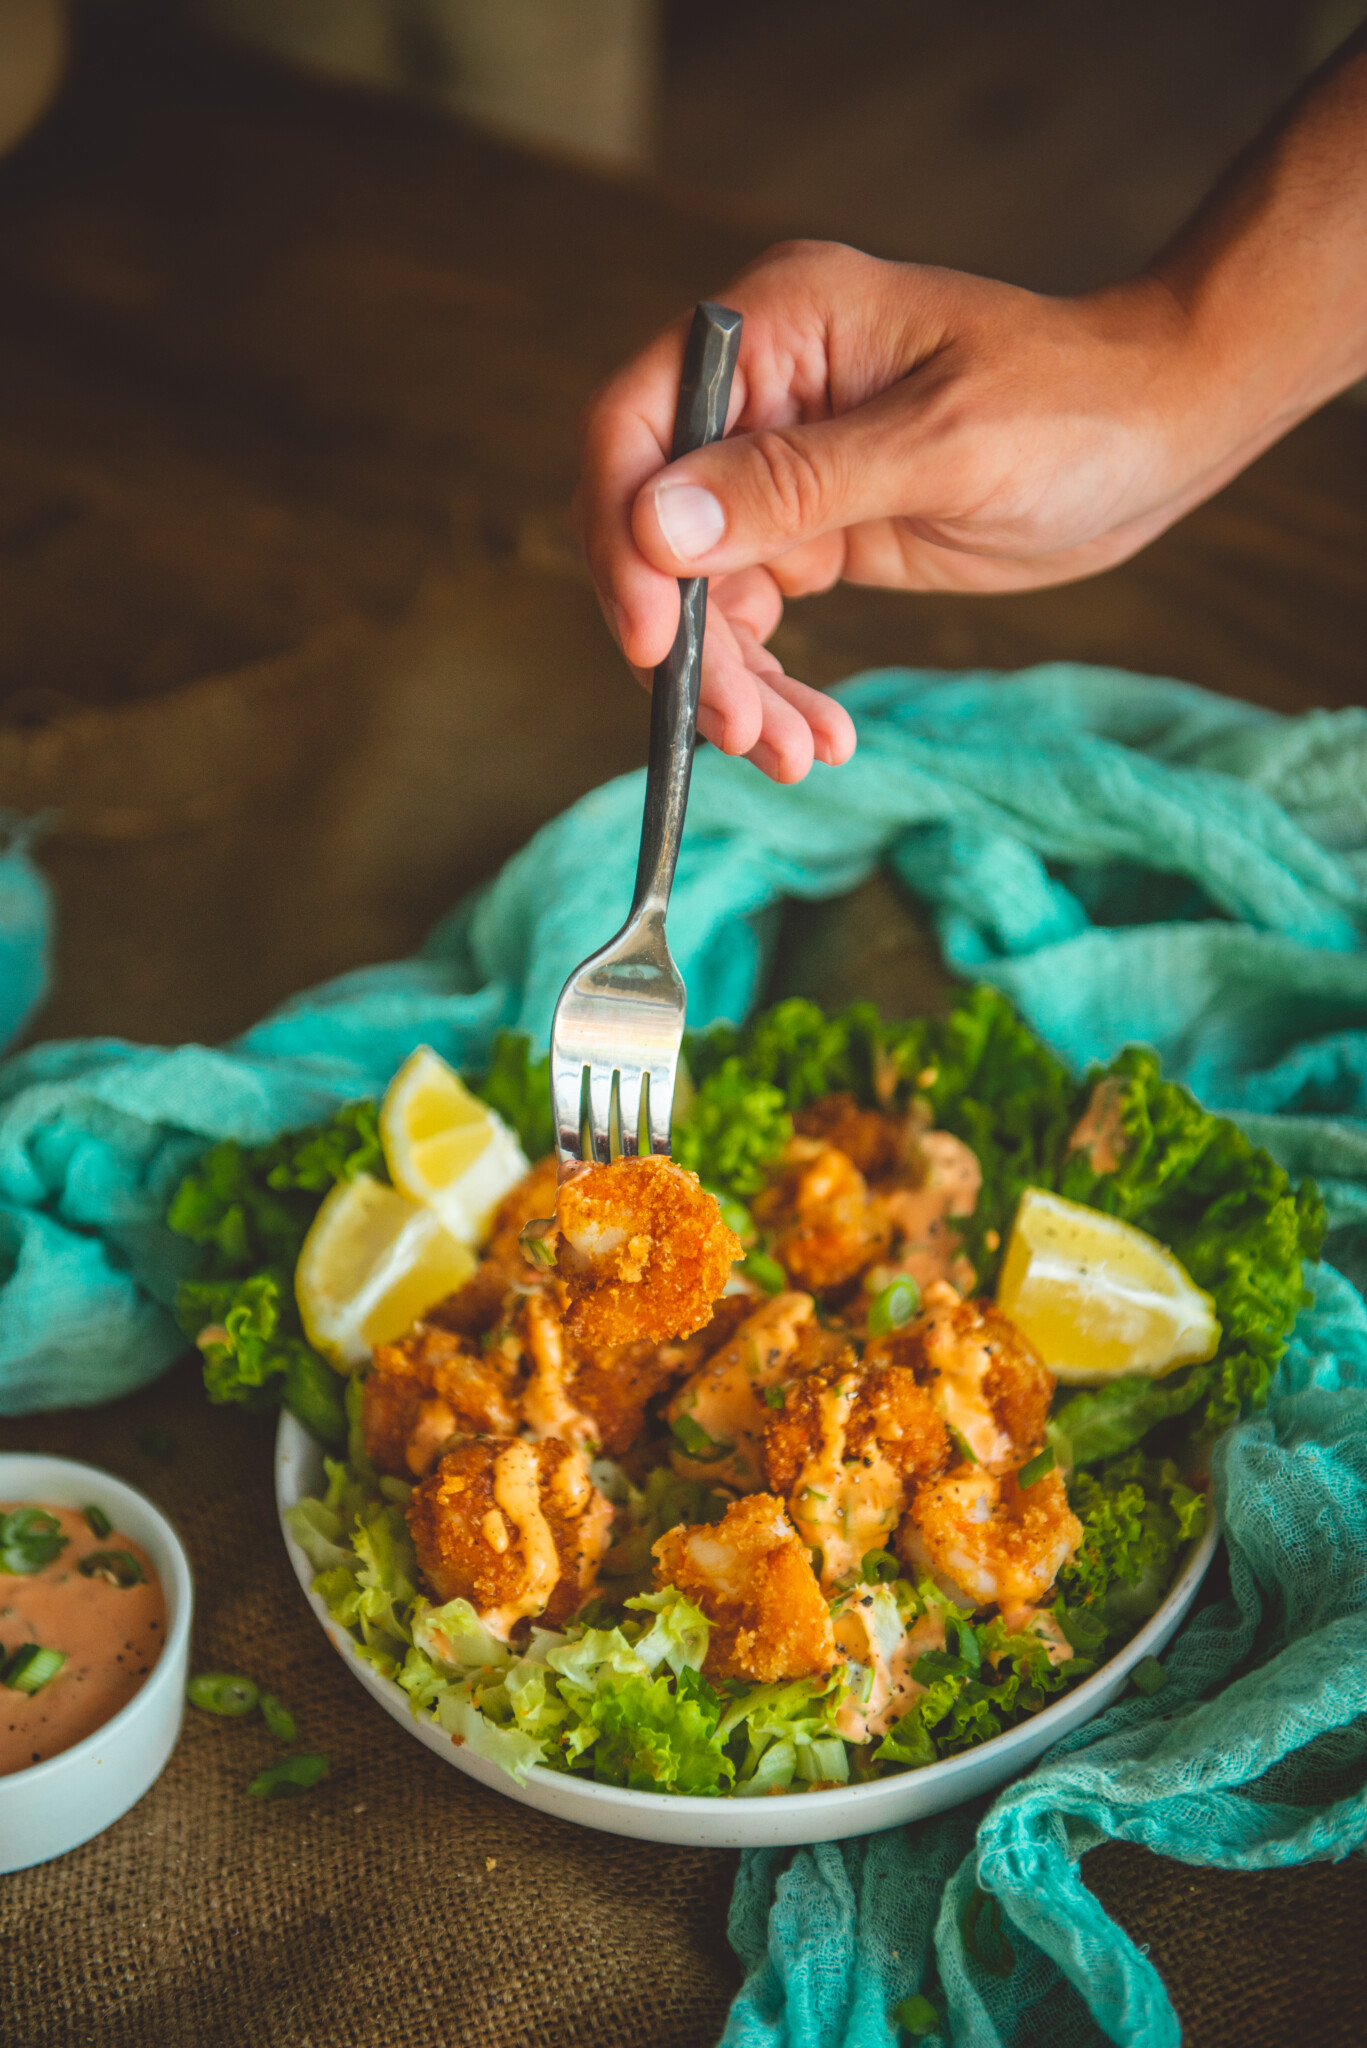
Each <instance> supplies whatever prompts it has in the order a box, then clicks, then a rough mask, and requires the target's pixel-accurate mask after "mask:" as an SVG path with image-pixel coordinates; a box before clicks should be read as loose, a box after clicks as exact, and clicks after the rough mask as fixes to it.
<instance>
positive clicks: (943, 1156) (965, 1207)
mask: <svg viewBox="0 0 1367 2048" xmlns="http://www.w3.org/2000/svg"><path fill="white" fill-rule="evenodd" d="M981 1187H982V1168H981V1166H980V1165H979V1163H978V1157H977V1154H976V1153H975V1152H972V1151H970V1149H969V1147H968V1146H967V1145H965V1144H964V1143H963V1141H962V1140H961V1139H959V1138H956V1137H954V1136H953V1135H952V1134H951V1133H950V1132H949V1131H919V1132H917V1133H916V1134H915V1136H914V1137H913V1138H911V1139H910V1140H909V1141H908V1152H907V1155H906V1161H905V1166H904V1170H903V1171H902V1173H901V1174H900V1175H899V1177H898V1179H897V1180H895V1181H893V1182H890V1183H889V1182H884V1183H881V1184H880V1185H879V1186H878V1187H877V1188H876V1189H875V1190H874V1200H875V1202H876V1204H877V1206H878V1209H879V1212H880V1214H881V1215H882V1217H883V1218H884V1220H885V1222H886V1223H887V1225H888V1227H889V1229H890V1231H891V1233H892V1239H893V1248H892V1252H891V1255H890V1259H891V1263H890V1264H889V1265H888V1266H887V1267H886V1268H883V1267H875V1268H874V1269H873V1270H872V1271H870V1272H868V1273H867V1274H866V1275H865V1277H864V1286H865V1289H866V1291H867V1292H868V1293H869V1294H876V1293H877V1292H878V1291H879V1289H880V1288H883V1287H886V1286H887V1285H888V1283H889V1281H891V1280H893V1279H895V1278H896V1277H897V1275H898V1274H899V1273H905V1274H907V1275H908V1276H909V1277H910V1278H911V1279H913V1280H914V1281H915V1282H916V1284H917V1285H918V1286H919V1287H929V1286H930V1285H931V1284H932V1283H933V1282H934V1281H937V1280H950V1281H953V1282H954V1284H955V1285H956V1286H958V1287H961V1288H968V1287H971V1286H972V1285H973V1282H974V1279H975V1277H976V1276H975V1274H974V1271H973V1266H972V1263H971V1261H970V1260H969V1259H967V1258H966V1257H965V1255H964V1253H963V1250H962V1248H961V1247H962V1240H961V1238H960V1235H959V1233H958V1231H957V1230H956V1229H955V1228H954V1225H955V1222H956V1221H958V1219H960V1218H961V1217H964V1216H971V1215H972V1214H973V1211H974V1210H975V1209H976V1208H977V1206H978V1195H979V1192H980V1190H981Z"/></svg>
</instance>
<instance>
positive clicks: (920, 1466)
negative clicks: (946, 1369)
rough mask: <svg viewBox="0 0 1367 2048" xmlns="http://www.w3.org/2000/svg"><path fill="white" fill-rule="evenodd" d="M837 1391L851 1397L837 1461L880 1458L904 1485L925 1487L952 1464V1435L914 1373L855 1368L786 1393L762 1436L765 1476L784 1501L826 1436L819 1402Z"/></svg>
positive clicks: (895, 1368) (811, 1379) (822, 1374)
mask: <svg viewBox="0 0 1367 2048" xmlns="http://www.w3.org/2000/svg"><path fill="white" fill-rule="evenodd" d="M837 1383H842V1384H844V1385H846V1386H848V1387H849V1388H850V1389H851V1393H850V1398H849V1406H848V1418H847V1420H846V1421H845V1423H844V1426H843V1430H842V1436H843V1451H842V1454H841V1455H842V1458H843V1459H844V1461H846V1462H847V1463H851V1464H853V1463H855V1462H857V1461H862V1460H864V1459H866V1458H869V1457H870V1456H871V1455H872V1453H873V1452H874V1451H875V1450H877V1451H879V1452H881V1453H882V1455H883V1456H884V1457H885V1458H886V1459H887V1460H888V1463H889V1464H890V1465H891V1466H892V1467H893V1469H894V1471H896V1472H897V1473H898V1474H899V1475H900V1476H901V1477H902V1478H903V1479H904V1480H905V1481H906V1482H907V1483H908V1484H915V1485H922V1484H924V1483H925V1482H926V1481H927V1480H930V1479H934V1478H937V1477H938V1476H939V1474H940V1473H941V1472H943V1471H945V1470H946V1469H947V1468H948V1466H949V1464H950V1462H951V1459H952V1457H953V1449H952V1446H951V1444H950V1440H949V1432H948V1430H947V1429H946V1428H945V1426H944V1423H943V1422H942V1421H941V1419H940V1417H939V1416H938V1415H937V1414H936V1412H935V1407H934V1403H933V1402H932V1401H931V1398H930V1395H929V1393H928V1392H927V1391H926V1389H925V1388H924V1387H920V1386H918V1385H917V1383H916V1377H915V1375H914V1373H911V1372H908V1371H907V1370H906V1369H905V1368H904V1367H902V1366H896V1365H887V1366H870V1365H868V1364H864V1365H858V1366H853V1367H851V1368H850V1369H848V1370H847V1371H845V1372H832V1371H830V1370H827V1371H825V1372H819V1373H813V1374H810V1375H809V1376H808V1377H807V1378H806V1379H802V1380H799V1381H798V1382H797V1384H796V1385H794V1386H789V1387H787V1388H785V1389H784V1400H783V1406H782V1408H780V1409H778V1410H777V1412H775V1413H773V1414H771V1415H770V1417H769V1420H768V1422H767V1424H766V1426H765V1431H764V1474H765V1478H766V1480H767V1481H768V1484H769V1486H770V1487H771V1488H772V1489H773V1491H774V1492H775V1493H779V1494H782V1495H783V1496H784V1498H785V1499H786V1498H787V1496H788V1495H789V1494H791V1493H792V1491H793V1488H794V1487H795V1486H796V1484H797V1481H798V1475H799V1474H800V1473H801V1471H802V1469H803V1467H804V1466H805V1465H806V1464H807V1463H808V1461H809V1460H810V1459H811V1458H813V1457H814V1456H816V1455H817V1453H818V1452H819V1451H820V1449H821V1446H822V1442H823V1438H824V1435H825V1431H826V1422H825V1414H824V1410H823V1404H822V1396H823V1394H825V1393H826V1392H828V1391H829V1389H830V1388H831V1387H833V1386H835V1385H836V1384H837Z"/></svg>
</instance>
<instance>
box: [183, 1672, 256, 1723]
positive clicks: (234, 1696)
mask: <svg viewBox="0 0 1367 2048" xmlns="http://www.w3.org/2000/svg"><path fill="white" fill-rule="evenodd" d="M185 1697H186V1699H188V1700H189V1702H190V1705H191V1706H192V1707H198V1708H199V1709H200V1711H201V1712H202V1713H205V1714H226V1715H227V1716H228V1717H229V1718H230V1719H231V1720H237V1719H239V1718H240V1717H241V1716H242V1715H243V1714H250V1713H251V1712H252V1710H253V1708H254V1707H255V1706H256V1705H257V1704H258V1702H259V1700H260V1697H261V1695H260V1693H259V1692H258V1690H257V1686H256V1681H255V1679H253V1678H243V1677H242V1675H241V1673H240V1672H235V1671H201V1672H200V1673H199V1674H198V1676H197V1677H195V1678H192V1679H191V1680H190V1683H189V1684H188V1685H187V1686H186V1688H185Z"/></svg>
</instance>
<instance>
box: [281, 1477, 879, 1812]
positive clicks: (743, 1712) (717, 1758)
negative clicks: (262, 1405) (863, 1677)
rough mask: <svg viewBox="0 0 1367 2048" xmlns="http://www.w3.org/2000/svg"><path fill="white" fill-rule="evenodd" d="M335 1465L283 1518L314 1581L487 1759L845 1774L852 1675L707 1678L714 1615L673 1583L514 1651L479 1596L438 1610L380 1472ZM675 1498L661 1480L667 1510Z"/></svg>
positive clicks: (360, 1636) (687, 1771)
mask: <svg viewBox="0 0 1367 2048" xmlns="http://www.w3.org/2000/svg"><path fill="white" fill-rule="evenodd" d="M326 1470H327V1474H328V1489H327V1493H326V1495H325V1497H324V1498H322V1499H316V1498H307V1499H304V1500H301V1501H300V1502H299V1503H298V1504H297V1505H296V1506H294V1507H293V1508H291V1509H290V1510H289V1513H288V1516H287V1519H288V1522H289V1526H290V1529H291V1531H292V1533H293V1535H294V1536H295V1538H296V1539H297V1541H298V1542H299V1543H300V1545H301V1546H302V1548H303V1549H304V1551H305V1552H306V1554H307V1556H308V1558H309V1560H310V1562H311V1563H312V1564H313V1565H314V1566H315V1567H316V1569H317V1577H316V1578H315V1579H314V1588H315V1590H316V1591H317V1592H318V1593H319V1594H320V1595H321V1596H322V1598H323V1600H324V1601H325V1603H326V1605H327V1608H328V1612H329V1613H330V1614H331V1615H332V1617H333V1619H334V1620H335V1621H337V1622H338V1623H340V1625H341V1626H342V1627H343V1628H345V1629H346V1630H347V1631H348V1632H349V1634H350V1635H351V1637H352V1640H353V1642H354V1643H355V1645H356V1648H357V1650H358V1652H359V1654H360V1655H361V1656H363V1657H364V1658H365V1659H366V1660H367V1662H368V1663H370V1664H371V1665H372V1666H373V1667H374V1668H375V1669H376V1670H377V1671H379V1672H380V1673H381V1674H382V1675H383V1676H384V1677H386V1678H392V1679H395V1680H397V1682H398V1683H399V1685H401V1686H402V1687H403V1690H404V1691H405V1692H406V1693H407V1695H408V1697H409V1700H410V1701H411V1703H412V1706H413V1711H414V1713H415V1714H418V1713H422V1714H426V1715H429V1716H431V1717H432V1718H434V1719H435V1720H436V1721H437V1723H438V1725H439V1726H440V1727H442V1728H443V1729H445V1730H446V1732H447V1733H448V1734H450V1735H451V1736H452V1737H453V1739H455V1740H457V1741H459V1742H464V1743H468V1744H469V1745H470V1746H471V1748H472V1749H474V1750H475V1751H476V1752H477V1753H478V1754H479V1755H481V1756H487V1757H489V1758H491V1759H492V1760H493V1761H495V1762H497V1763H499V1764H501V1765H502V1766H503V1767H504V1768H506V1769H508V1770H510V1771H512V1772H513V1773H514V1775H516V1776H518V1777H525V1775H526V1772H527V1770H528V1769H529V1768H530V1767H531V1766H532V1765H533V1764H542V1765H544V1766H546V1767H547V1768H549V1769H551V1770H556V1771H565V1772H571V1773H574V1774H577V1775H584V1776H588V1777H592V1778H593V1779H595V1780H596V1781H597V1782H598V1783H599V1784H607V1785H623V1786H627V1787H630V1788H632V1789H634V1790H637V1791H656V1792H665V1791H674V1792H689V1793H696V1794H700V1795H703V1796H706V1797H713V1796H720V1795H721V1794H724V1793H727V1792H732V1791H735V1792H742V1793H752V1792H759V1791H764V1790H771V1789H773V1788H774V1787H775V1786H781V1787H784V1788H786V1787H788V1786H790V1785H792V1784H794V1783H797V1784H799V1785H806V1784H813V1783H829V1782H832V1781H841V1780H842V1779H843V1778H844V1777H845V1776H847V1775H848V1769H849V1766H848V1761H847V1759H846V1754H845V1744H844V1743H843V1741H842V1740H841V1738H840V1737H839V1735H838V1734H837V1732H836V1730H835V1727H834V1722H833V1716H834V1713H835V1710H836V1708H837V1707H838V1705H839V1703H840V1700H841V1698H842V1697H843V1695H844V1681H843V1677H837V1678H835V1679H832V1680H830V1681H827V1680H808V1679H802V1680H795V1681H792V1682H789V1683H785V1684H780V1685H771V1686H758V1685H752V1686H730V1687H726V1688H723V1689H722V1690H720V1691H719V1690H718V1689H717V1688H716V1687H714V1686H712V1685H710V1684H709V1683H708V1681H707V1680H706V1679H705V1678H704V1677H703V1675H702V1665H703V1662H704V1660H705V1658H706V1655H707V1642H708V1635H709V1624H708V1622H707V1620H706V1618H705V1616H704V1615H703V1614H702V1613H701V1611H700V1610H699V1609H698V1608H697V1607H696V1606H695V1605H694V1604H693V1603H692V1601H690V1600H688V1599H686V1598H685V1596H684V1595H683V1594H682V1593H679V1592H677V1591H676V1590H675V1589H674V1588H672V1587H666V1588H664V1589H663V1590H658V1589H657V1590H654V1591H651V1592H647V1593H641V1594H638V1595H635V1596H632V1597H630V1598H628V1599H627V1600H626V1601H625V1602H624V1603H623V1607H622V1610H621V1618H620V1619H619V1620H616V1621H614V1622H612V1624H611V1625H609V1626H599V1625H596V1624H595V1623H594V1621H593V1620H592V1618H591V1617H590V1616H589V1615H587V1614H586V1615H585V1616H583V1617H581V1618H580V1619H579V1620H578V1621H576V1622H574V1623H572V1624H571V1625H570V1626H569V1627H568V1628H567V1629H566V1630H564V1631H563V1632H558V1631H555V1630H550V1629H541V1628H534V1629H533V1630H532V1634H531V1641H530V1643H529V1644H528V1646H527V1648H526V1649H525V1650H520V1651H515V1650H511V1649H509V1648H508V1646H507V1645H506V1644H505V1643H503V1642H501V1641H500V1640H499V1639H498V1638H497V1637H496V1636H494V1635H492V1634H491V1633H490V1631H489V1630H488V1629H487V1628H486V1627H485V1626H484V1624H483V1623H482V1622H481V1621H480V1620H479V1618H478V1616H477V1615H476V1613H475V1611H474V1609H473V1608H472V1607H471V1606H470V1605H469V1603H468V1602H467V1601H464V1600H452V1601H448V1602H447V1603H446V1604H445V1605H444V1606H434V1605H433V1603H432V1602H431V1601H430V1600H428V1599H426V1598H425V1597H424V1596H423V1595H422V1594H421V1593H420V1592H419V1591H418V1588H417V1567H416V1559H415V1556H414V1552H413V1544H412V1539H411V1537H410V1535H409V1532H408V1528H407V1525H406V1522H405V1520H404V1516H403V1513H402V1511H401V1509H400V1508H399V1507H398V1506H397V1505H396V1504H395V1503H393V1502H391V1501H388V1500H387V1499H386V1498H385V1496H384V1494H383V1492H382V1491H381V1490H380V1487H381V1482H378V1481H377V1480H376V1479H375V1476H374V1473H373V1470H369V1469H367V1468H364V1467H357V1466H355V1465H353V1464H351V1463H349V1462H348V1463H345V1464H344V1463H341V1462H338V1461H334V1460H331V1459H329V1460H328V1461H327V1464H326ZM642 1498H644V1496H642ZM664 1498H665V1495H664V1492H663V1489H656V1491H655V1496H654V1499H655V1510H656V1513H657V1515H658V1514H659V1513H661V1512H664V1510H663V1508H662V1506H661V1503H662V1501H663V1500H664ZM674 1505H676V1506H680V1507H681V1506H682V1503H681V1502H675V1503H674Z"/></svg>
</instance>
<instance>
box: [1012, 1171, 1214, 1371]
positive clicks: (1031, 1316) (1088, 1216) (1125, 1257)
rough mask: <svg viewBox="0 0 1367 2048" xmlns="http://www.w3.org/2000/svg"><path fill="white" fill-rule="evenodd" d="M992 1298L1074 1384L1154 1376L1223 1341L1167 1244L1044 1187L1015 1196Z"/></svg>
mask: <svg viewBox="0 0 1367 2048" xmlns="http://www.w3.org/2000/svg"><path fill="white" fill-rule="evenodd" d="M997 1301H998V1305H999V1306H1000V1307H1001V1308H1002V1309H1003V1310H1004V1312H1005V1313H1006V1314H1007V1315H1008V1316H1010V1318H1011V1320H1012V1322H1013V1323H1014V1324H1015V1325H1016V1327H1017V1329H1019V1330H1022V1331H1023V1332H1024V1333H1025V1335H1026V1336H1027V1337H1028V1338H1029V1339H1030V1342H1031V1343H1032V1344H1033V1345H1034V1347H1035V1349H1036V1351H1038V1353H1039V1355H1040V1357H1041V1358H1042V1359H1043V1360H1044V1363H1045V1364H1046V1365H1047V1366H1048V1368H1049V1370H1050V1371H1051V1372H1052V1373H1054V1374H1055V1376H1056V1377H1057V1378H1058V1379H1060V1380H1064V1381H1066V1382H1067V1383H1068V1384H1069V1385H1071V1386H1088V1387H1094V1386H1099V1385H1100V1384H1101V1383H1102V1381H1104V1380H1110V1379H1119V1378H1120V1377H1121V1376H1122V1375H1125V1374H1129V1373H1140V1374H1144V1375H1147V1376H1148V1377H1149V1378H1151V1379H1157V1378H1158V1377H1159V1376H1160V1375H1161V1374H1162V1373H1165V1372H1173V1371H1175V1370H1176V1368H1177V1367H1178V1366H1179V1365H1190V1364H1192V1363H1194V1362H1195V1361H1196V1360H1197V1359H1201V1358H1209V1357H1211V1355H1212V1354H1213V1352H1214V1350H1215V1347H1216V1345H1217V1344H1218V1343H1219V1341H1220V1325H1219V1323H1218V1322H1217V1321H1216V1318H1215V1309H1214V1305H1213V1303H1212V1302H1211V1298H1210V1296H1209V1295H1208V1294H1203V1293H1202V1291H1201V1289H1200V1288H1199V1287H1198V1286H1197V1285H1196V1283H1195V1281H1194V1280H1193V1279H1192V1277H1191V1275H1190V1274H1189V1273H1188V1272H1187V1270H1186V1268H1185V1267H1184V1266H1183V1265H1181V1264H1179V1262H1178V1261H1177V1260H1176V1259H1175V1258H1174V1257H1173V1255H1172V1253H1171V1252H1170V1251H1169V1250H1168V1249H1167V1247H1166V1245H1161V1244H1160V1243H1159V1242H1158V1240H1157V1238H1155V1237H1150V1236H1149V1235H1148V1234H1147V1232H1145V1231H1143V1230H1136V1229H1135V1227H1134V1225H1133V1224H1132V1223H1121V1222H1120V1221H1119V1220H1118V1219H1117V1218H1116V1217H1114V1216H1103V1215H1102V1214H1101V1212H1100V1211H1099V1210H1097V1209H1088V1208H1086V1207H1084V1206H1083V1204H1082V1203H1081V1202H1067V1201H1065V1200H1064V1199H1063V1197H1062V1195H1051V1194H1047V1193H1046V1192H1045V1190H1044V1189H1043V1188H1027V1189H1026V1190H1025V1193H1024V1194H1023V1195H1022V1196H1021V1200H1020V1207H1019V1209H1017V1211H1016V1221H1015V1224H1014V1226H1013V1228H1012V1231H1011V1238H1010V1242H1009V1243H1008V1245H1007V1247H1006V1257H1005V1259H1004V1260H1003V1261H1002V1270H1001V1279H1000V1282H999V1283H998V1287H997Z"/></svg>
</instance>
